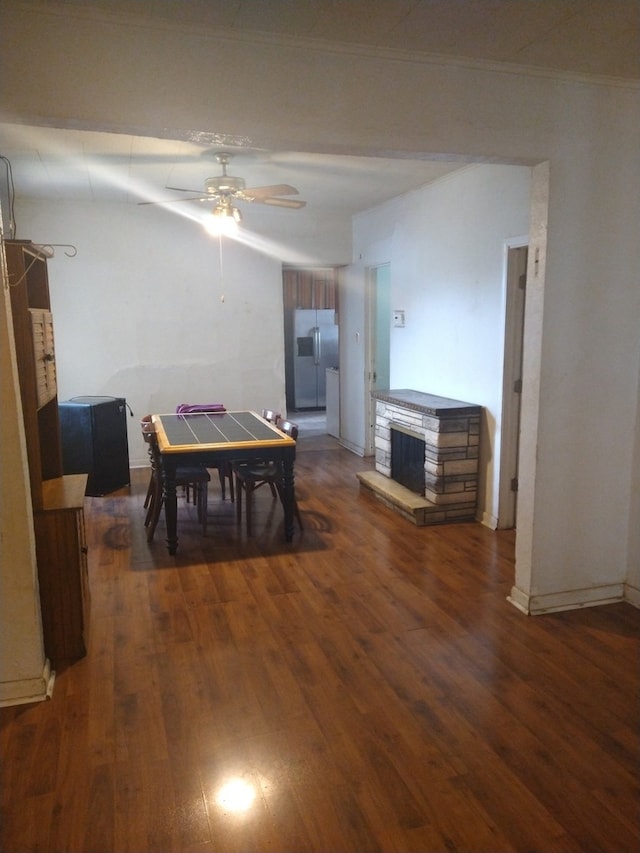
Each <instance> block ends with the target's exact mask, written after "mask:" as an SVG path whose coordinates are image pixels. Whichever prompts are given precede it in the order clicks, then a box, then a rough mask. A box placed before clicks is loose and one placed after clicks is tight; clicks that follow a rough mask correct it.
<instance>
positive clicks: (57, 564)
mask: <svg viewBox="0 0 640 853" xmlns="http://www.w3.org/2000/svg"><path fill="white" fill-rule="evenodd" d="M5 250H6V259H7V276H8V283H9V291H10V294H11V314H12V318H13V332H14V338H15V347H16V361H17V365H18V378H19V382H20V397H21V401H22V414H23V420H24V431H25V440H26V446H27V460H28V465H29V480H30V485H31V502H32V505H33V513H34V533H35V540H36V558H37V563H38V579H39V585H40V608H41V612H42V624H43V632H44V642H45V652H46V654H47V657H49V658H51V660H52V661H53V662H54V663H57V662H58V661H63V660H72V659H74V658H77V657H81V656H82V655H83V654H85V649H86V645H85V633H86V625H87V618H88V607H89V594H88V591H89V588H88V579H87V560H86V540H85V529H84V513H83V502H84V490H85V487H86V480H87V478H86V475H72V476H66V477H65V476H63V473H62V471H63V466H62V445H61V440H60V418H59V414H58V391H57V378H56V361H55V348H54V339H53V318H52V315H51V303H50V298H49V279H48V273H47V259H48V257H49V255H48V253H47V252H46V251H44V250H43V249H41V248H39V247H38V246H35V245H34V244H33V243H31V242H30V241H28V240H7V241H5Z"/></svg>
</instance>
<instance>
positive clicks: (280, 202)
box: [254, 196, 307, 210]
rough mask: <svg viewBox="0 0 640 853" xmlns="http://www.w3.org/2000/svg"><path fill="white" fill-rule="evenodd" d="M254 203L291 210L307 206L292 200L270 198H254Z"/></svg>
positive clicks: (304, 202) (302, 202) (303, 202)
mask: <svg viewBox="0 0 640 853" xmlns="http://www.w3.org/2000/svg"><path fill="white" fill-rule="evenodd" d="M254 201H256V202H257V203H258V204H271V205H273V207H289V208H291V209H292V210H297V209H298V208H300V207H305V206H306V204H307V202H306V201H300V200H298V199H294V198H271V197H269V196H267V198H256V199H254Z"/></svg>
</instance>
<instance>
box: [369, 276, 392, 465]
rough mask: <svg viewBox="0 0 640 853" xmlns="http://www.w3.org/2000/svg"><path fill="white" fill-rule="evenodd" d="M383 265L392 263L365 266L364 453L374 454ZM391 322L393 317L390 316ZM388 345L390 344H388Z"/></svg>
mask: <svg viewBox="0 0 640 853" xmlns="http://www.w3.org/2000/svg"><path fill="white" fill-rule="evenodd" d="M382 267H386V268H389V267H390V263H389V262H388V261H385V262H383V263H380V264H374V265H372V266H368V267H365V271H364V272H365V280H364V285H365V329H366V340H365V375H364V387H365V447H364V455H365V456H373V455H374V454H375V426H376V423H375V421H376V407H375V403H374V400H373V397H372V396H371V395H372V392H373V391H375V390H376V389H377V388H378V387H379V386H378V384H377V366H376V360H377V357H378V355H379V354H378V335H377V332H376V329H377V326H378V322H379V320H380V318H379V317H378V311H379V305H380V299H379V293H378V270H379V269H380V268H382ZM388 321H389V322H391V317H389V318H388ZM387 345H388V344H387Z"/></svg>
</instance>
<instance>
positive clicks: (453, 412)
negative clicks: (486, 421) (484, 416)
mask: <svg viewBox="0 0 640 853" xmlns="http://www.w3.org/2000/svg"><path fill="white" fill-rule="evenodd" d="M371 396H372V397H373V398H374V400H381V401H382V402H384V403H392V404H393V405H396V406H399V407H400V408H403V409H409V410H410V411H414V412H423V413H424V414H426V415H433V417H435V418H447V417H448V418H454V417H456V416H457V415H465V416H469V415H479V414H480V411H481V409H482V406H476V405H474V404H473V403H463V402H462V400H450V399H449V398H448V397H438V396H436V395H435V394H425V393H424V391H411V390H409V389H408V388H403V389H402V390H400V391H374V392H373V394H372V395H371Z"/></svg>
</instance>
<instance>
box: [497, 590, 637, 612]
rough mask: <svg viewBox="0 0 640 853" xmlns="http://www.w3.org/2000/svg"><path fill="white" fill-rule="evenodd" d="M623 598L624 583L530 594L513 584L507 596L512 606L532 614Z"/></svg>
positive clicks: (572, 608) (590, 605)
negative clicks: (544, 593)
mask: <svg viewBox="0 0 640 853" xmlns="http://www.w3.org/2000/svg"><path fill="white" fill-rule="evenodd" d="M625 600H627V596H625V584H622V583H616V584H606V585H604V586H594V587H589V588H588V589H572V590H567V591H566V592H554V593H549V594H546V595H530V596H529V595H527V594H526V593H525V592H523V591H522V590H521V589H518V588H517V587H515V586H514V587H512V588H511V594H510V595H509V596H507V601H509V602H510V603H511V604H513V605H514V607H517V608H518V610H522V612H523V613H527V614H530V615H532V616H535V615H539V614H543V613H557V612H558V611H561V610H577V609H578V608H580V607H595V606H597V605H599V604H613V603H614V602H616V601H625Z"/></svg>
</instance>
